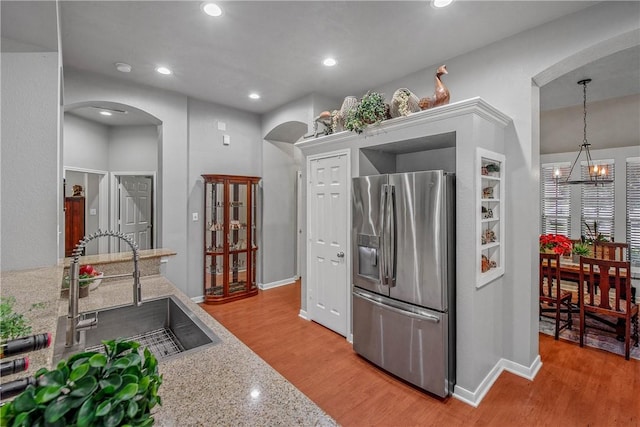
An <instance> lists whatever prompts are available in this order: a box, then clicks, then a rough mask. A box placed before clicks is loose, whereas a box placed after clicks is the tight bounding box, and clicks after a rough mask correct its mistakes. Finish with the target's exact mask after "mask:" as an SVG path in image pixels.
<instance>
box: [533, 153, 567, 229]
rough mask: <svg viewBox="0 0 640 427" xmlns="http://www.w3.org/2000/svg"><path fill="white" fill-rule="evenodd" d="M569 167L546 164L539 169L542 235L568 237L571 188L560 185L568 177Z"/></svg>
mask: <svg viewBox="0 0 640 427" xmlns="http://www.w3.org/2000/svg"><path fill="white" fill-rule="evenodd" d="M570 166H571V165H570V164H569V163H547V164H544V165H542V167H541V173H540V182H541V186H540V187H541V195H540V200H541V203H540V204H541V209H542V213H541V219H542V224H541V227H540V231H541V233H542V234H562V235H563V236H567V237H569V236H570V232H571V188H570V187H571V186H570V185H562V184H561V183H562V180H563V179H564V178H563V177H567V176H568V175H569V169H570Z"/></svg>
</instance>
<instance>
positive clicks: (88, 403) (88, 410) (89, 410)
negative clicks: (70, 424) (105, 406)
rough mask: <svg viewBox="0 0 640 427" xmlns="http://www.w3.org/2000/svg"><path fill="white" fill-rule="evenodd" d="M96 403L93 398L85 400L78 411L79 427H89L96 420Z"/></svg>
mask: <svg viewBox="0 0 640 427" xmlns="http://www.w3.org/2000/svg"><path fill="white" fill-rule="evenodd" d="M95 407H96V404H95V401H94V400H93V398H89V399H87V400H85V402H84V403H83V404H82V406H81V407H80V410H79V411H78V427H89V426H91V425H92V423H93V420H94V419H95V418H96V413H95Z"/></svg>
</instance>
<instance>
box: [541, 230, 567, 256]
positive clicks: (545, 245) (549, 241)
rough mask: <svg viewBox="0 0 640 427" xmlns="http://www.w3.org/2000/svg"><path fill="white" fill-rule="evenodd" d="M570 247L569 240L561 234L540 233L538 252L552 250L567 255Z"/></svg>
mask: <svg viewBox="0 0 640 427" xmlns="http://www.w3.org/2000/svg"><path fill="white" fill-rule="evenodd" d="M572 247H573V245H572V244H571V240H569V239H568V238H567V237H565V236H563V235H561V234H541V235H540V252H545V251H547V250H553V252H555V253H557V254H560V255H565V256H569V255H571V249H572Z"/></svg>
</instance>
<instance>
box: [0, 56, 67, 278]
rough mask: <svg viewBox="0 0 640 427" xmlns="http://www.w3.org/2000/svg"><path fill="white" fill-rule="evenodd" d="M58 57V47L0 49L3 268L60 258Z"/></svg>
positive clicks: (44, 263)
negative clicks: (51, 49) (22, 50)
mask: <svg viewBox="0 0 640 427" xmlns="http://www.w3.org/2000/svg"><path fill="white" fill-rule="evenodd" d="M58 59H59V58H58V53H57V52H33V53H7V52H2V59H1V62H2V82H1V91H2V101H1V105H2V121H1V126H2V147H1V149H0V157H1V167H2V175H1V180H2V183H1V188H2V191H1V196H0V197H1V198H2V199H1V200H2V204H1V206H2V211H1V213H0V218H1V220H0V231H1V233H2V234H1V235H2V242H1V245H0V247H1V249H0V270H2V271H7V270H20V269H25V268H34V267H43V266H51V265H55V264H56V263H57V261H58V213H59V210H60V209H61V207H62V201H61V200H60V198H61V194H60V189H61V188H62V185H61V184H62V178H61V173H60V171H59V170H58V166H59V159H60V154H59V152H58V132H59V125H60V117H59V115H58V106H59V104H60V101H59V93H60V87H59V84H60V79H59V74H58V72H59V62H58Z"/></svg>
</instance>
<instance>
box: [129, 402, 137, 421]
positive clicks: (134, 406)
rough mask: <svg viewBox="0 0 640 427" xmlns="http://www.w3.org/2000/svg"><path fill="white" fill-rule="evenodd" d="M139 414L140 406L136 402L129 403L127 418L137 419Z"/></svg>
mask: <svg viewBox="0 0 640 427" xmlns="http://www.w3.org/2000/svg"><path fill="white" fill-rule="evenodd" d="M137 413H138V404H137V403H136V402H135V401H134V400H130V401H129V405H128V406H127V416H128V417H129V418H135V416H136V414H137Z"/></svg>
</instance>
